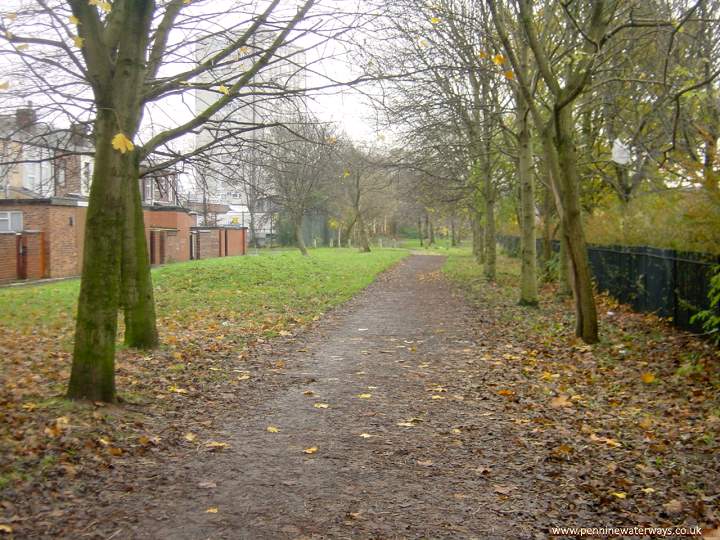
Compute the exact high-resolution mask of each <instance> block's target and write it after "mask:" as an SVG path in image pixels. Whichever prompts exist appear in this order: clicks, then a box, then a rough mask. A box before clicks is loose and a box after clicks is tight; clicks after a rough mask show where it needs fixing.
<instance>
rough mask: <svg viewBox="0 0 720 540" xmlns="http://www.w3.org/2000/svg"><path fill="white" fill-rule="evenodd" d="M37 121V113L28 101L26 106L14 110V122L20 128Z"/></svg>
mask: <svg viewBox="0 0 720 540" xmlns="http://www.w3.org/2000/svg"><path fill="white" fill-rule="evenodd" d="M36 122H37V113H36V112H35V109H33V108H32V103H28V104H27V107H23V108H22V109H17V110H16V111H15V124H16V125H17V127H19V128H20V129H25V128H29V127H30V126H32V125H34V124H35V123H36Z"/></svg>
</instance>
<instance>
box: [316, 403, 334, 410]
mask: <svg viewBox="0 0 720 540" xmlns="http://www.w3.org/2000/svg"><path fill="white" fill-rule="evenodd" d="M329 406H330V405H328V404H327V403H315V404H314V405H313V407H315V408H316V409H327V408H328V407H329Z"/></svg>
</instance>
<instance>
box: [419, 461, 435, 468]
mask: <svg viewBox="0 0 720 540" xmlns="http://www.w3.org/2000/svg"><path fill="white" fill-rule="evenodd" d="M416 463H417V464H418V465H422V466H423V467H429V466H430V465H432V464H433V462H432V461H431V460H429V459H428V460H425V461H422V460H418V461H416Z"/></svg>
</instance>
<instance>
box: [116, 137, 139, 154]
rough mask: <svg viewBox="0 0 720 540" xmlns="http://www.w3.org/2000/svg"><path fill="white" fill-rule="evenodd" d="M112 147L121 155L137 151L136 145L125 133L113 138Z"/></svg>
mask: <svg viewBox="0 0 720 540" xmlns="http://www.w3.org/2000/svg"><path fill="white" fill-rule="evenodd" d="M112 147H113V148H114V149H115V150H117V151H118V152H120V153H121V154H124V153H125V152H132V151H133V150H134V149H135V145H134V144H133V143H132V141H131V140H130V139H128V138H127V137H126V136H125V134H124V133H118V134H116V135H115V136H114V137H113V140H112Z"/></svg>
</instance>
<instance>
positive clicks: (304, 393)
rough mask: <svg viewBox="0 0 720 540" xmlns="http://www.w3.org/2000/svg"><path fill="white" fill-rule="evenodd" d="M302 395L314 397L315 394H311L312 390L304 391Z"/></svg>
mask: <svg viewBox="0 0 720 540" xmlns="http://www.w3.org/2000/svg"><path fill="white" fill-rule="evenodd" d="M303 395H304V396H314V395H315V392H313V391H312V390H305V391H304V392H303Z"/></svg>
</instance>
